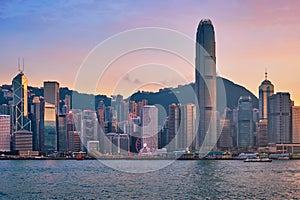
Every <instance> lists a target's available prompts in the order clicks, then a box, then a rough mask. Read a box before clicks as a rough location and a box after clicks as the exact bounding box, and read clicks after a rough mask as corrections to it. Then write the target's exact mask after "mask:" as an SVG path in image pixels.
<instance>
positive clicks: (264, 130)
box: [256, 119, 268, 147]
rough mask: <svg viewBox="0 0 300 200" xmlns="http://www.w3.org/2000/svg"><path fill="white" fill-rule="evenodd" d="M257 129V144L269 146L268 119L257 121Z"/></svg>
mask: <svg viewBox="0 0 300 200" xmlns="http://www.w3.org/2000/svg"><path fill="white" fill-rule="evenodd" d="M256 131H257V146H258V147H266V146H268V120H267V119H261V120H259V122H257V123H256Z"/></svg>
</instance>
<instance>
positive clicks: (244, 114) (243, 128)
mask: <svg viewBox="0 0 300 200" xmlns="http://www.w3.org/2000/svg"><path fill="white" fill-rule="evenodd" d="M252 111H253V109H252V101H251V97H249V96H243V97H240V99H239V102H238V128H237V131H238V133H237V146H238V147H244V148H245V147H251V146H252V145H253V119H252V118H253V113H252Z"/></svg>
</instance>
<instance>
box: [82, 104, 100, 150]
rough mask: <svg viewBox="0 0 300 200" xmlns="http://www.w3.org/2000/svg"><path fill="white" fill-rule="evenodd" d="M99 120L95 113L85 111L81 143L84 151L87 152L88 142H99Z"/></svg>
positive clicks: (83, 113)
mask: <svg viewBox="0 0 300 200" xmlns="http://www.w3.org/2000/svg"><path fill="white" fill-rule="evenodd" d="M97 125H98V119H97V114H96V112H95V111H92V110H84V111H83V112H82V122H81V133H80V134H81V136H80V138H81V142H82V147H81V149H82V150H84V151H85V150H86V148H87V142H88V141H99V139H98V127H97Z"/></svg>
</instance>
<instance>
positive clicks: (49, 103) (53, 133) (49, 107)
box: [43, 81, 59, 154]
mask: <svg viewBox="0 0 300 200" xmlns="http://www.w3.org/2000/svg"><path fill="white" fill-rule="evenodd" d="M58 113H59V83H58V82H54V81H46V82H44V118H43V122H44V127H43V128H44V151H45V152H46V154H49V153H51V152H54V151H57V131H58V127H57V124H58V122H57V119H58Z"/></svg>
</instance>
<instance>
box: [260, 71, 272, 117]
mask: <svg viewBox="0 0 300 200" xmlns="http://www.w3.org/2000/svg"><path fill="white" fill-rule="evenodd" d="M267 75H268V74H267V72H266V73H265V80H264V81H263V82H262V83H261V85H260V86H259V88H258V90H259V119H267V118H268V98H269V96H272V95H273V94H274V85H273V84H272V83H271V81H269V80H268V76H267Z"/></svg>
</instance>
